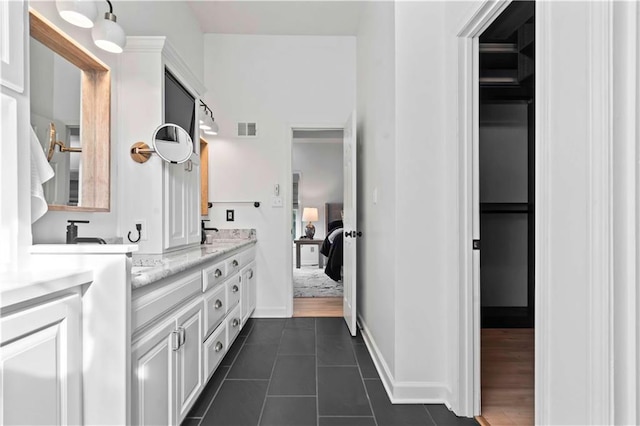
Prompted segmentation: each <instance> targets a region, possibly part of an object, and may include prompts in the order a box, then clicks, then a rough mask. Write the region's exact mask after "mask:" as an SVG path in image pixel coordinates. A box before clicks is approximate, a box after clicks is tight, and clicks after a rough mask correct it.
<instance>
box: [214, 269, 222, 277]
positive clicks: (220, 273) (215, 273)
mask: <svg viewBox="0 0 640 426" xmlns="http://www.w3.org/2000/svg"><path fill="white" fill-rule="evenodd" d="M213 276H214V277H216V278H220V277H221V276H222V271H221V270H220V269H216V271H215V272H214V273H213Z"/></svg>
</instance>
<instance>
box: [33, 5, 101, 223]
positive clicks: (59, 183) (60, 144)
mask: <svg viewBox="0 0 640 426" xmlns="http://www.w3.org/2000/svg"><path fill="white" fill-rule="evenodd" d="M29 24H30V25H29V30H30V35H31V42H30V76H29V77H30V100H31V126H32V127H33V129H34V130H35V132H36V135H37V137H38V140H39V141H40V144H41V145H42V149H43V151H44V153H45V155H47V157H48V158H49V162H50V164H51V166H52V168H53V170H54V172H55V175H54V177H53V179H51V180H50V181H48V182H47V183H45V185H44V192H45V198H46V200H47V203H48V204H49V210H71V211H94V212H95V211H103V212H105V211H109V202H110V153H111V150H110V126H111V72H110V69H109V67H108V66H107V65H105V64H104V63H103V62H102V61H100V59H98V58H97V57H96V56H94V55H93V54H92V53H91V52H89V51H88V50H87V49H85V48H84V47H83V46H82V45H80V44H78V43H77V42H76V41H74V40H73V39H72V38H71V37H69V36H68V35H67V34H65V33H64V32H62V31H61V30H60V29H59V28H57V27H56V26H54V25H53V24H52V23H51V22H49V21H48V20H47V19H46V18H44V17H43V16H42V15H41V14H39V13H38V12H37V11H36V10H35V9H33V8H29Z"/></svg>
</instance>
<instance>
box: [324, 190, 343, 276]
mask: <svg viewBox="0 0 640 426" xmlns="http://www.w3.org/2000/svg"><path fill="white" fill-rule="evenodd" d="M342 209H343V204H342V203H326V204H325V209H324V213H325V215H324V217H325V226H326V227H325V229H326V235H325V238H324V241H323V242H322V246H321V248H320V253H322V254H323V255H325V256H326V257H327V266H326V267H325V269H324V272H325V274H327V276H329V278H331V279H332V280H334V281H337V282H340V281H342V238H343V235H344V232H343V227H342Z"/></svg>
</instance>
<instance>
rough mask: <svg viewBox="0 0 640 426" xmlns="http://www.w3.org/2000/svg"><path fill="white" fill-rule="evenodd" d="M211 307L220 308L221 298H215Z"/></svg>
mask: <svg viewBox="0 0 640 426" xmlns="http://www.w3.org/2000/svg"><path fill="white" fill-rule="evenodd" d="M213 307H214V308H216V309H220V308H222V300H220V299H218V300H216V303H214V305H213Z"/></svg>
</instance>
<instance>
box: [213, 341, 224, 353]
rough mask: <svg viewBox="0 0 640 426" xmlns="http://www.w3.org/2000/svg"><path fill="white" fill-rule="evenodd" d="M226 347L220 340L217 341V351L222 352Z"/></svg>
mask: <svg viewBox="0 0 640 426" xmlns="http://www.w3.org/2000/svg"><path fill="white" fill-rule="evenodd" d="M223 348H224V345H223V344H222V343H220V342H217V343H216V349H215V350H216V352H220V351H221V350H222V349H223Z"/></svg>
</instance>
